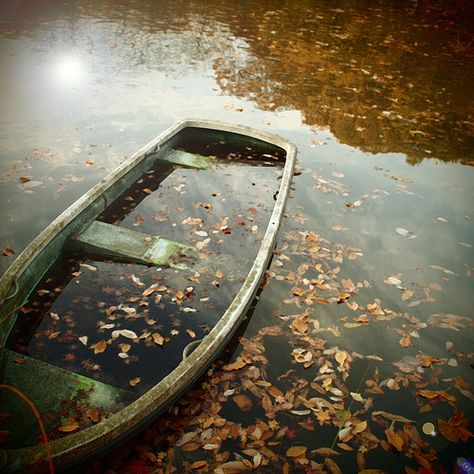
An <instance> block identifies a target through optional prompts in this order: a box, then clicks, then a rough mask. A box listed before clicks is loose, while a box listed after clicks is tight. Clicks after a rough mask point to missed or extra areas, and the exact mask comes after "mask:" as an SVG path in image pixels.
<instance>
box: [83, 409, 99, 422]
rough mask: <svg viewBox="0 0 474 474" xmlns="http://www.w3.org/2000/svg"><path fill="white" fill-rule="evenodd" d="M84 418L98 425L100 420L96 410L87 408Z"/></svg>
mask: <svg viewBox="0 0 474 474" xmlns="http://www.w3.org/2000/svg"><path fill="white" fill-rule="evenodd" d="M86 416H87V418H89V419H90V420H91V421H92V422H94V423H99V421H100V418H101V416H100V411H99V409H98V408H89V409H88V410H87V411H86Z"/></svg>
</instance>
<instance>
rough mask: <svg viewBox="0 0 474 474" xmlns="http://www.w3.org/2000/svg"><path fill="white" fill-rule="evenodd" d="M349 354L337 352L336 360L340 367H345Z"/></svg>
mask: <svg viewBox="0 0 474 474" xmlns="http://www.w3.org/2000/svg"><path fill="white" fill-rule="evenodd" d="M347 355H348V354H347V352H346V351H337V352H336V356H335V358H336V360H337V362H338V363H339V365H340V366H342V365H344V362H345V361H346V359H347Z"/></svg>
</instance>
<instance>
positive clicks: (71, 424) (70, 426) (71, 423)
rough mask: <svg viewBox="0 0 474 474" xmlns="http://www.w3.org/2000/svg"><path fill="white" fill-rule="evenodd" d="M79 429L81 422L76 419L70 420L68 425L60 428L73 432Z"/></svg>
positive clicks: (62, 430)
mask: <svg viewBox="0 0 474 474" xmlns="http://www.w3.org/2000/svg"><path fill="white" fill-rule="evenodd" d="M78 429H79V423H78V422H77V421H76V420H69V422H68V423H67V424H66V425H62V426H60V427H59V428H58V430H59V431H61V432H63V433H71V432H72V431H76V430H78Z"/></svg>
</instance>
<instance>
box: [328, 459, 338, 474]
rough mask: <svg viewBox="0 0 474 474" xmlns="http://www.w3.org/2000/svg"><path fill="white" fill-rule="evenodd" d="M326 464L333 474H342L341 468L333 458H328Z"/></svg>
mask: <svg viewBox="0 0 474 474" xmlns="http://www.w3.org/2000/svg"><path fill="white" fill-rule="evenodd" d="M325 462H326V466H327V468H328V469H329V472H330V473H331V474H342V471H341V469H340V468H339V466H338V465H337V464H336V463H335V462H334V461H333V460H332V459H331V458H326V459H325Z"/></svg>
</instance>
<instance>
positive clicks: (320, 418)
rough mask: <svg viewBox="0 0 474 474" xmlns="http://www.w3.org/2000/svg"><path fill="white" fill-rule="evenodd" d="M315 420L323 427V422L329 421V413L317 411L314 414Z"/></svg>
mask: <svg viewBox="0 0 474 474" xmlns="http://www.w3.org/2000/svg"><path fill="white" fill-rule="evenodd" d="M316 418H317V419H318V421H319V424H320V425H323V424H324V422H325V421H328V420H329V419H330V416H329V411H324V410H321V411H318V412H317V413H316Z"/></svg>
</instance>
